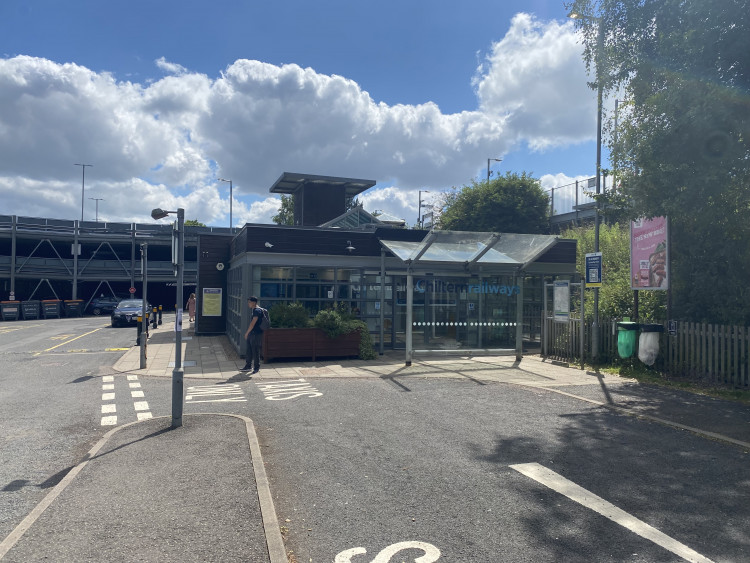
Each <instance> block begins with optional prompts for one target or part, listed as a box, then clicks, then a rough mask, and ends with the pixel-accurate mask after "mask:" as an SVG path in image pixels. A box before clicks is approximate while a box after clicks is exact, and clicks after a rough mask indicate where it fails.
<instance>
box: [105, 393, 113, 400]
mask: <svg viewBox="0 0 750 563" xmlns="http://www.w3.org/2000/svg"><path fill="white" fill-rule="evenodd" d="M114 400H115V394H114V393H102V401H114Z"/></svg>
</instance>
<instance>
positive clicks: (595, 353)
mask: <svg viewBox="0 0 750 563" xmlns="http://www.w3.org/2000/svg"><path fill="white" fill-rule="evenodd" d="M603 51H604V25H603V23H602V21H601V20H599V30H598V37H597V58H596V195H597V198H596V206H595V208H594V252H599V197H598V196H599V194H600V193H601V181H602V95H603V92H604V83H603V80H602V68H601V67H602V59H601V57H602V53H603ZM591 357H592V359H593V361H594V363H597V362H598V360H599V288H598V287H595V288H594V321H593V323H592V324H591Z"/></svg>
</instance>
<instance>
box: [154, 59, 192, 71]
mask: <svg viewBox="0 0 750 563" xmlns="http://www.w3.org/2000/svg"><path fill="white" fill-rule="evenodd" d="M154 63H155V64H156V66H157V67H159V68H160V69H161V70H163V71H164V72H166V73H167V74H185V73H186V72H187V69H186V68H185V67H184V66H182V65H180V64H177V63H170V62H169V61H167V59H165V58H164V57H159V58H158V59H156V60H155V61H154Z"/></svg>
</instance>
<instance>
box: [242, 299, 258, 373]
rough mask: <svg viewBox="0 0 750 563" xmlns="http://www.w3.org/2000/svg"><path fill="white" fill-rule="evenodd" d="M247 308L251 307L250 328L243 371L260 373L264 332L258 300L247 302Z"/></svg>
mask: <svg viewBox="0 0 750 563" xmlns="http://www.w3.org/2000/svg"><path fill="white" fill-rule="evenodd" d="M247 306H248V307H250V326H248V327H247V332H245V341H246V342H247V350H246V353H245V366H244V367H243V368H242V370H241V371H250V370H251V369H252V370H253V373H258V370H260V350H261V348H262V347H263V331H262V330H261V329H260V321H261V315H262V314H263V313H261V310H260V308H259V307H258V298H257V297H255V296H253V297H251V298H250V299H248V300H247Z"/></svg>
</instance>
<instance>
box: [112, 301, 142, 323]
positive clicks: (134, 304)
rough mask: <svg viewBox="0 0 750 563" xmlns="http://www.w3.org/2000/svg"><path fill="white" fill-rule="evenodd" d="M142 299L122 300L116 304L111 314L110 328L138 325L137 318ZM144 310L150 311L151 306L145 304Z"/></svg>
mask: <svg viewBox="0 0 750 563" xmlns="http://www.w3.org/2000/svg"><path fill="white" fill-rule="evenodd" d="M142 306H143V299H123V300H122V301H120V302H119V303H118V304H117V307H116V308H115V310H114V311H113V312H112V326H131V325H132V326H135V325H137V324H138V316H139V315H140V314H141V313H142V311H141V307H142ZM146 308H147V309H148V310H149V311H150V310H151V305H150V304H149V303H148V302H147V303H146Z"/></svg>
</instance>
